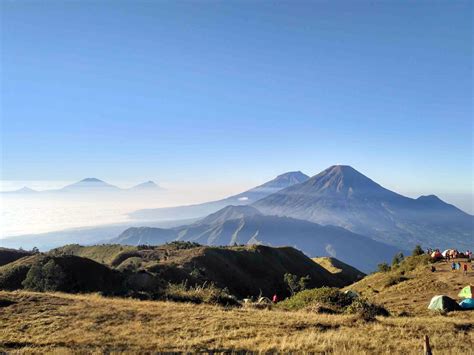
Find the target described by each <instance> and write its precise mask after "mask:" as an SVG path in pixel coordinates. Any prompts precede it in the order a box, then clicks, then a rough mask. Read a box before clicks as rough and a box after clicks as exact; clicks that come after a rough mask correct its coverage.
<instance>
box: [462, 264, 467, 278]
mask: <svg viewBox="0 0 474 355" xmlns="http://www.w3.org/2000/svg"><path fill="white" fill-rule="evenodd" d="M462 270H463V272H462V273H463V274H464V275H467V263H464V265H463V266H462Z"/></svg>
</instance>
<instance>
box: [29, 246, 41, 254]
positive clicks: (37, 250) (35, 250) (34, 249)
mask: <svg viewBox="0 0 474 355" xmlns="http://www.w3.org/2000/svg"><path fill="white" fill-rule="evenodd" d="M31 252H32V253H33V254H38V253H39V252H40V251H39V249H38V248H37V247H33V249H31Z"/></svg>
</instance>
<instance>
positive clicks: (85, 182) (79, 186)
mask: <svg viewBox="0 0 474 355" xmlns="http://www.w3.org/2000/svg"><path fill="white" fill-rule="evenodd" d="M87 189H92V190H94V191H99V190H108V191H111V190H120V189H119V188H118V187H117V186H114V185H110V184H108V183H106V182H105V181H102V180H99V179H97V178H85V179H82V180H80V181H78V182H75V183H73V184H71V185H67V186H64V187H63V188H62V189H61V190H59V191H79V190H80V191H86V190H87Z"/></svg>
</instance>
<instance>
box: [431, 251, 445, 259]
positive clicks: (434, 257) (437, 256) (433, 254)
mask: <svg viewBox="0 0 474 355" xmlns="http://www.w3.org/2000/svg"><path fill="white" fill-rule="evenodd" d="M431 257H432V258H433V259H441V258H442V257H443V255H442V254H441V253H440V252H439V251H434V252H433V253H431Z"/></svg>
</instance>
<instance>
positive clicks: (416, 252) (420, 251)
mask: <svg viewBox="0 0 474 355" xmlns="http://www.w3.org/2000/svg"><path fill="white" fill-rule="evenodd" d="M424 253H425V252H424V250H423V248H422V247H421V245H419V244H418V245H416V246H415V249H413V251H412V253H411V255H413V256H418V255H423V254H424Z"/></svg>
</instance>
